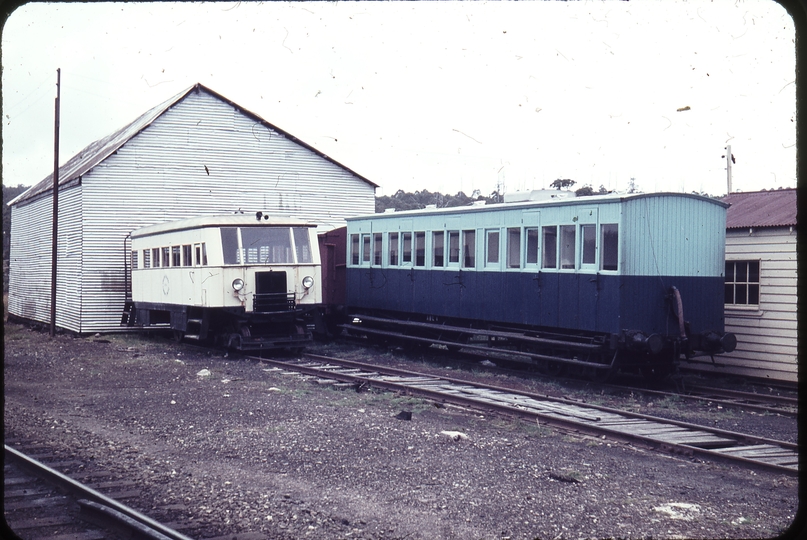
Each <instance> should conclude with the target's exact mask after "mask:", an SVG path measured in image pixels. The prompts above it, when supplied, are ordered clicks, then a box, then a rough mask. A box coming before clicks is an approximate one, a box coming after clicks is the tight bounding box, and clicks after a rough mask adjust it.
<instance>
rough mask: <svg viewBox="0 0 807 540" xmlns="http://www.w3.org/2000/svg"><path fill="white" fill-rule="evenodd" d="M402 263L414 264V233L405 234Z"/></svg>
mask: <svg viewBox="0 0 807 540" xmlns="http://www.w3.org/2000/svg"><path fill="white" fill-rule="evenodd" d="M401 262H403V263H411V262H412V233H411V232H405V233H403V248H402V249H401Z"/></svg>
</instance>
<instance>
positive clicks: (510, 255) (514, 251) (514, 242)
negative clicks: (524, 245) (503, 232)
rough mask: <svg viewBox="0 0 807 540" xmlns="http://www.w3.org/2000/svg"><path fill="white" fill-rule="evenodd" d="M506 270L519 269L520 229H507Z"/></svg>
mask: <svg viewBox="0 0 807 540" xmlns="http://www.w3.org/2000/svg"><path fill="white" fill-rule="evenodd" d="M507 268H521V229H519V228H517V227H512V228H510V229H507Z"/></svg>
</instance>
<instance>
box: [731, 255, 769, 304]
mask: <svg viewBox="0 0 807 540" xmlns="http://www.w3.org/2000/svg"><path fill="white" fill-rule="evenodd" d="M729 265H732V267H733V272H732V275H731V278H732V279H729V272H728V266H729ZM738 265H745V271H744V276H745V277H744V279H742V280H740V279H737V278H738V277H739V275H738V272H737V269H738ZM752 265H753V266H755V267H756V281H753V280H752V276H753V274H752V271H751V269H752ZM761 273H762V262H761V260H760V259H736V260H726V273H725V276H724V297H723V304H724V306H725V307H726V308H731V309H746V310H753V311H757V310H759V307H760V304H761V300H762V284H761V281H762V280H761ZM729 286H731V287H732V301H731V302H728V301H727V300H728V294H727V293H728V288H729ZM738 287H744V288H745V295H744V297H745V301H744V302H742V303H738V302H737V291H738ZM752 288H754V289H756V303H753V302H751V301H750V300H751V290H752Z"/></svg>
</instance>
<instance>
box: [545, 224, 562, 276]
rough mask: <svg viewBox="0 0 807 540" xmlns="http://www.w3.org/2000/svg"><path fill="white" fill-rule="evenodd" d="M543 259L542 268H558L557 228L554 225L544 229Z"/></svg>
mask: <svg viewBox="0 0 807 540" xmlns="http://www.w3.org/2000/svg"><path fill="white" fill-rule="evenodd" d="M543 231H544V257H543V260H542V261H541V267H542V268H557V267H558V228H557V226H555V225H552V226H551V227H544V228H543Z"/></svg>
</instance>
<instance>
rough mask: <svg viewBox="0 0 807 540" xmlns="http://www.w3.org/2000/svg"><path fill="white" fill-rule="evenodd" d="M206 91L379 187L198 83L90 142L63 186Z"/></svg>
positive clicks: (62, 176)
mask: <svg viewBox="0 0 807 540" xmlns="http://www.w3.org/2000/svg"><path fill="white" fill-rule="evenodd" d="M203 93H206V94H207V95H209V96H211V97H213V98H214V99H216V100H219V101H221V102H224V103H227V104H228V105H230V107H231V109H230V110H229V111H228V113H227V114H229V116H230V119H231V120H233V119H235V118H239V119H240V118H245V116H244V115H246V117H248V118H250V119H251V120H252V121H253V122H254V123H255V124H260V125H263V126H265V127H267V128H269V129H270V130H272V131H274V132H276V133H278V134H282V135H283V137H284V138H288V139H290V140H292V141H293V142H294V143H296V145H298V146H301V147H303V148H305V149H307V150H308V151H310V152H313V153H314V154H316V155H318V156H319V157H321V158H324V159H326V160H327V161H329V162H331V163H333V164H334V165H335V166H337V167H339V168H341V169H343V170H344V171H346V172H347V173H348V174H349V175H351V176H352V177H354V178H359V179H361V180H363V181H364V182H367V183H368V184H369V185H371V186H372V187H373V188H375V187H378V186H377V184H375V183H373V182H371V181H370V180H368V179H366V178H364V177H363V176H361V175H359V174H357V173H355V172H354V171H352V170H350V169H348V168H347V167H345V166H344V165H342V164H340V163H338V162H337V161H335V160H333V159H332V158H330V157H329V156H327V155H326V154H324V153H322V152H320V151H319V150H317V149H315V148H314V147H312V146H309V145H308V144H307V143H305V142H303V141H301V140H299V139H297V138H296V137H294V136H293V135H290V134H288V133H286V132H285V131H283V130H281V129H280V128H278V127H276V126H274V125H272V124H270V123H269V122H267V121H266V120H263V119H262V118H261V117H259V116H258V115H256V114H255V113H252V112H250V111H248V110H246V109H244V108H242V107H239V106H238V105H236V104H234V103H233V102H231V101H229V100H227V99H226V98H224V97H223V96H221V95H220V94H217V93H216V92H213V91H212V90H210V89H209V88H207V87H205V86H204V85H201V84H198V83H197V84H195V85H194V86H192V87H190V88H188V89H186V90H183V91H182V92H180V93H179V94H177V95H176V96H174V97H172V98H170V99H169V100H167V101H165V102H163V103H161V104H159V105H157V106H156V107H154V108H152V109H150V110H148V111H146V112H145V113H143V114H142V115H141V116H139V117H138V118H137V119H136V120H135V121H134V122H132V123H131V124H128V125H126V126H124V127H123V128H121V129H120V130H118V131H116V132H115V133H112V134H111V135H109V136H107V137H104V138H103V139H99V140H98V141H95V142H93V143H91V144H89V145H87V147H85V148H84V149H83V150H82V151H81V152H79V153H78V154H76V155H75V156H73V157H72V158H70V160H68V161H67V162H66V163H65V164H64V165H62V166H61V167H60V168H59V185H60V186H68V185H71V184H73V183H76V182H77V181H79V179H80V177H81V176H83V175H84V174H86V173H88V172H89V171H91V170H92V169H93V168H94V167H95V166H97V165H98V164H99V163H101V162H102V161H103V160H104V159H106V158H107V157H109V156H110V155H111V154H112V153H114V152H115V151H116V150H118V149H119V148H121V147H122V146H123V145H124V144H126V143H127V142H128V141H129V140H130V139H131V138H132V137H134V136H135V135H137V134H138V133H140V131H142V130H143V129H144V128H146V127H148V126H149V125H151V124H152V122H154V120H156V119H157V118H159V117H160V116H161V115H163V114H164V113H165V112H166V111H168V110H170V108H171V107H173V106H175V105H177V104H178V103H180V102H181V101H183V100H184V99H186V98H187V97H188V96H190V95H193V94H196V95H199V94H203ZM187 136H188V137H190V136H192V134H191V133H188V134H187ZM52 188H53V174H50V175H48V176H47V177H46V178H45V179H43V180H42V181H41V182H39V183H37V184H36V185H34V186H32V187H31V188H30V189H29V190H27V191H26V192H24V193H22V194H20V195H19V196H18V197H16V198H14V199H13V200H12V201H10V202H9V203H8V204H9V205H13V204H22V203H24V202H26V201H30V200H32V199H34V198H36V197H37V196H41V195H42V194H44V193H46V192H48V191H50V190H51V189H52Z"/></svg>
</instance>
